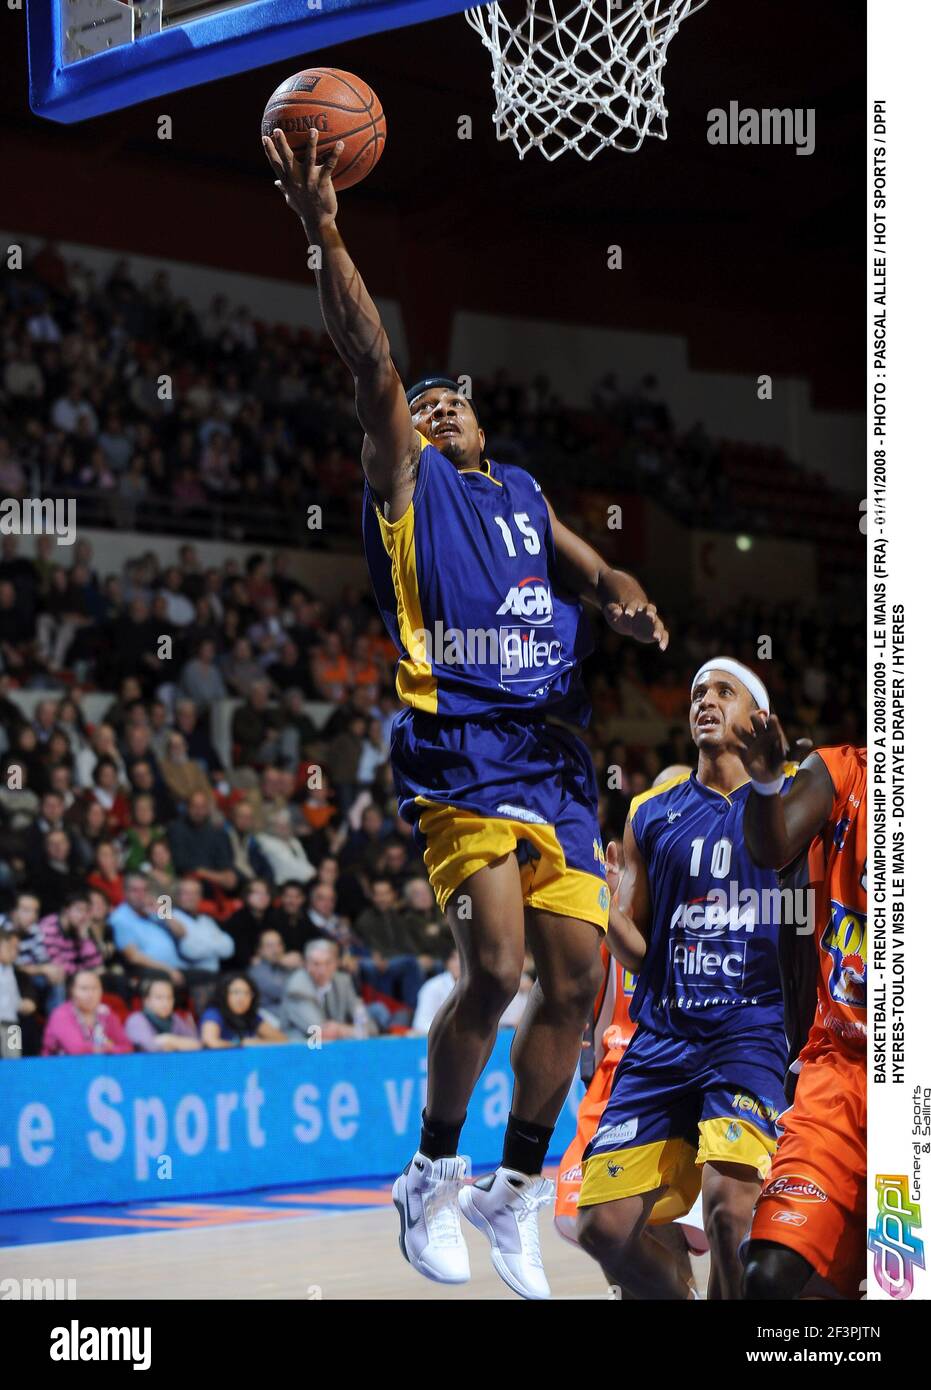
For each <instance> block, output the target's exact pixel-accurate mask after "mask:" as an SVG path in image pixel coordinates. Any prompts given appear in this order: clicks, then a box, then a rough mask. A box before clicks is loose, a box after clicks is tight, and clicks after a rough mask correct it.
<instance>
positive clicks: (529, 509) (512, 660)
mask: <svg viewBox="0 0 931 1390" xmlns="http://www.w3.org/2000/svg"><path fill="white" fill-rule="evenodd" d="M420 438H421V442H422V447H421V454H420V462H419V468H418V474H417V482H416V485H415V487H414V495H413V498H412V501H411V504H410V506H409V507H408V508H407V511H406V512H405V513H404V515H403V516H402V517H399V518H398V520H397V521H386V520H385V518H384V516H383V515H382V513H381V511H380V509H379V507H378V506H377V504H376V502H375V498H374V496H373V494H372V492H371V490H370V489H369V487H368V486H367V485H366V489H365V498H364V503H363V542H364V545H365V557H366V561H367V563H368V568H369V573H370V575H371V578H372V585H373V588H374V590H375V597H376V599H377V601H378V605H379V607H380V609H381V612H382V616H383V618H384V620H385V625H386V627H387V629H388V632H389V633H390V635H391V637H392V640H393V641H394V643H395V645H396V646H397V648H398V651H399V652H400V660H399V662H398V666H397V677H396V684H397V691H398V696H399V698H400V699H401V700H402V701H403V702H404V703H405V704H406V705H409V706H410V707H411V708H412V709H415V710H421V711H423V712H425V713H428V714H434V715H439V716H441V717H443V716H448V717H451V718H470V717H473V718H474V717H478V716H481V715H483V714H486V713H487V714H493V713H494V712H495V711H502V710H506V711H508V712H510V713H512V714H513V713H514V711H515V710H518V709H521V710H532V711H534V712H535V713H543V712H544V711H546V712H547V713H558V714H559V715H560V716H561V717H562V718H565V719H567V720H571V721H573V722H575V723H578V724H585V723H587V722H588V718H589V714H590V707H589V704H588V699H587V696H586V694H585V690H584V687H583V685H582V681H581V677H580V674H579V665H580V663H581V661H582V660H583V658H584V657H586V656H587V655H588V653H589V652H590V651H591V645H592V643H591V635H590V632H589V628H588V622H587V619H586V618H585V615H584V613H583V610H582V605H581V603H580V602H579V601H578V600H577V599H576V598H575V597H574V596H573V595H571V594H568V593H566V592H565V591H562V590H560V588H559V585H558V581H557V565H556V551H555V546H554V542H553V532H552V527H551V525H550V518H549V512H548V511H547V507H546V502H545V501H544V498H543V494H542V492H541V491H540V486H539V484H538V483H537V482H535V481H534V479H533V478H531V476H530V475H529V473H525V472H524V470H523V469H522V468H515V467H511V466H508V467H507V468H502V467H501V466H500V465H499V464H497V463H494V462H493V461H491V460H487V459H486V460H484V461H483V464H482V467H481V468H475V469H467V470H463V471H461V472H460V470H459V469H457V468H456V466H455V465H454V464H453V463H451V462H450V461H449V459H447V458H445V457H444V455H443V454H441V453H440V451H439V450H438V449H435V448H434V447H433V445H432V444H429V443H428V442H427V440H426V439H424V438H423V436H420Z"/></svg>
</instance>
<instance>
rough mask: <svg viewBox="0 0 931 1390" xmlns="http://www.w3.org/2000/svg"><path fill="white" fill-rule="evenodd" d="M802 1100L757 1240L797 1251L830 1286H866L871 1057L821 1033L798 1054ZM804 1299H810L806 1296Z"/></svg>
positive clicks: (787, 1117)
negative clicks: (868, 1077) (868, 1064)
mask: <svg viewBox="0 0 931 1390" xmlns="http://www.w3.org/2000/svg"><path fill="white" fill-rule="evenodd" d="M799 1061H800V1063H801V1069H800V1072H799V1078H798V1086H797V1087H796V1091H795V1101H794V1103H793V1104H792V1105H791V1106H790V1108H789V1109H788V1110H787V1111H786V1112H785V1113H784V1114H783V1115H782V1116H780V1124H781V1125H782V1127H783V1131H784V1132H783V1134H782V1137H781V1138H780V1140H779V1145H778V1147H777V1149H776V1153H775V1155H774V1157H773V1167H772V1172H771V1173H770V1176H769V1179H768V1181H767V1183H766V1186H765V1187H764V1188H763V1191H762V1192H761V1193H760V1196H759V1200H758V1201H757V1204H756V1210H755V1211H754V1214H753V1225H752V1227H751V1230H750V1239H751V1240H766V1241H772V1242H774V1243H775V1244H777V1245H787V1246H788V1247H789V1248H790V1249H792V1250H795V1251H797V1252H798V1254H799V1255H801V1256H802V1257H803V1258H804V1259H806V1260H807V1261H808V1263H809V1264H810V1265H811V1266H812V1267H813V1268H814V1270H815V1272H816V1274H818V1275H819V1276H820V1279H821V1281H824V1282H826V1283H827V1284H828V1285H830V1286H831V1287H830V1289H824V1288H823V1287H822V1288H821V1289H820V1290H818V1289H816V1288H815V1287H814V1285H813V1286H812V1288H811V1289H807V1290H806V1291H805V1292H806V1293H811V1294H815V1293H817V1292H819V1291H820V1292H823V1293H833V1294H834V1295H835V1296H840V1297H841V1298H850V1299H856V1298H862V1297H863V1292H864V1290H865V1288H866V1285H865V1283H864V1281H865V1279H866V1058H865V1056H863V1055H861V1056H857V1055H856V1054H855V1053H853V1052H849V1051H847V1050H846V1049H844V1048H843V1047H841V1046H839V1045H838V1044H837V1042H836V1041H835V1040H834V1039H833V1038H832V1037H831V1035H830V1034H829V1033H827V1032H825V1031H824V1030H823V1029H820V1028H818V1027H815V1028H813V1029H812V1031H811V1034H810V1035H809V1039H808V1042H807V1043H806V1044H805V1046H804V1048H803V1049H802V1051H801V1054H800V1056H799ZM803 1296H804V1294H803Z"/></svg>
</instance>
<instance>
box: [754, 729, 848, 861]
mask: <svg viewBox="0 0 931 1390" xmlns="http://www.w3.org/2000/svg"><path fill="white" fill-rule="evenodd" d="M751 717H752V720H753V727H752V728H751V729H749V730H748V731H747V732H746V733H745V734H744V735H743V747H742V748H741V749H740V756H741V759H742V761H743V765H744V767H745V768H746V769H747V771H748V772H749V774H750V776H751V777H752V778H753V781H754V783H758V784H759V785H760V786H762V787H763V788H764V791H763V792H760V791H757V790H756V789H755V788H754V789H751V792H750V795H749V797H748V798H747V808H746V810H745V812H744V838H745V839H746V842H747V848H748V849H749V851H750V854H751V856H752V858H753V859H754V861H755V862H756V863H757V864H760V865H761V866H762V867H763V868H764V869H781V868H783V866H784V865H786V864H790V863H791V862H792V860H793V859H794V858H795V857H796V855H798V854H800V853H801V852H802V850H803V849H807V848H808V846H809V845H810V844H811V842H812V840H813V839H814V837H815V836H816V835H817V834H818V832H819V831H820V830H821V827H822V826H823V825H824V822H825V821H826V820H827V818H828V816H829V815H830V814H831V807H832V806H833V804H834V783H833V782H832V781H831V774H830V773H829V772H828V770H827V768H826V767H825V765H824V763H823V762H822V760H821V758H819V756H818V754H817V753H810V754H809V756H808V757H807V758H806V759H805V761H804V762H803V763H802V766H801V767H800V768H799V771H798V774H797V775H796V777H795V779H794V781H793V783H792V786H791V787H790V788H789V790H788V791H787V792H786V794H785V796H780V795H779V794H778V787H779V785H780V784H781V779H782V775H783V767H784V765H785V763H786V762H787V761H789V760H791V755H792V753H793V752H796V751H804V749H806V748H810V747H811V744H810V743H809V742H808V740H807V739H806V740H802V741H801V742H800V744H799V745H797V746H796V749H792V750H790V748H789V746H788V743H787V740H786V736H785V734H784V733H783V731H782V725H781V724H780V723H779V720H778V719H777V718H776V716H775V715H774V714H770V715H766V714H763V713H762V712H760V711H758V712H757V713H756V714H754V715H752V716H751ZM767 786H769V787H770V788H772V789H774V790H773V791H772V794H770V795H766V792H765V788H767Z"/></svg>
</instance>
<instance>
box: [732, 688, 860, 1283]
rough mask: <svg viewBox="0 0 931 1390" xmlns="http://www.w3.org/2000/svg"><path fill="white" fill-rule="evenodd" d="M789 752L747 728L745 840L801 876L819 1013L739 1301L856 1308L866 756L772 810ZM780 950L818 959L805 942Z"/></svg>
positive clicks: (836, 762)
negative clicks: (809, 906) (846, 1302)
mask: <svg viewBox="0 0 931 1390" xmlns="http://www.w3.org/2000/svg"><path fill="white" fill-rule="evenodd" d="M785 752H786V741H785V737H784V735H783V732H782V729H781V728H780V726H779V721H778V720H777V719H776V718H775V716H773V715H770V716H769V717H768V718H767V717H764V716H762V715H755V716H754V728H753V732H752V733H751V734H749V735H748V736H747V738H746V741H745V749H744V755H743V756H744V763H745V765H746V768H747V771H748V772H749V773H750V776H751V778H752V779H753V792H752V794H751V796H750V798H749V800H748V801H747V809H746V815H745V818H744V835H745V837H746V841H747V846H748V848H749V850H750V853H751V854H752V855H753V857H754V859H755V860H756V861H757V863H759V864H761V865H764V866H766V867H768V868H783V867H785V866H793V867H792V868H790V869H789V878H792V877H795V880H796V882H798V881H799V874H800V875H801V877H802V879H803V881H804V882H805V883H806V886H808V887H810V888H811V889H812V890H813V892H814V904H815V918H814V927H815V941H816V945H815V948H814V949H816V950H817V955H818V962H817V963H818V973H817V1005H816V1007H815V1010H814V1022H813V1023H812V1025H811V1031H810V1032H809V1034H808V1041H807V1042H806V1044H805V1046H804V1047H803V1048H802V1051H801V1053H800V1054H799V1057H798V1060H797V1061H796V1062H795V1063H794V1064H793V1067H792V1070H793V1071H794V1072H795V1073H796V1074H797V1077H798V1082H797V1085H796V1089H795V1099H794V1102H793V1104H792V1105H791V1106H790V1107H789V1109H788V1110H787V1111H786V1112H785V1113H784V1114H783V1115H782V1116H781V1124H782V1126H783V1135H782V1137H781V1139H780V1140H779V1145H778V1147H777V1149H776V1154H775V1157H774V1159H773V1167H772V1172H771V1173H770V1176H769V1181H768V1182H767V1184H766V1186H765V1187H764V1188H763V1190H762V1192H761V1193H760V1197H759V1200H758V1202H757V1205H756V1209H755V1211H754V1215H753V1223H752V1226H751V1230H750V1239H749V1242H748V1244H747V1245H746V1247H745V1270H744V1288H743V1296H744V1297H745V1298H749V1299H791V1298H802V1297H806V1298H857V1297H858V1296H859V1295H860V1290H861V1288H862V1281H863V1280H864V1278H865V1275H866V835H867V817H866V749H865V748H856V747H854V746H852V745H850V744H845V745H843V746H842V747H838V748H822V749H820V750H819V751H818V752H815V753H811V754H810V755H809V756H808V757H807V758H806V760H805V762H804V763H803V764H802V767H801V769H800V771H799V773H798V776H797V777H796V779H795V785H794V786H793V787H792V789H791V790H790V791H789V792H788V793H787V794H786V795H785V796H779V795H778V792H779V789H780V787H781V784H782V764H783V761H784V758H785ZM796 870H797V871H798V872H796ZM784 930H786V929H784ZM788 930H790V931H791V930H792V929H791V928H789V929H788ZM784 945H786V946H788V947H789V948H790V950H791V948H792V947H793V946H794V947H795V948H796V952H797V953H798V954H803V955H805V956H807V957H808V959H809V961H810V960H811V959H812V955H813V948H812V947H811V946H810V944H809V942H808V941H807V940H805V939H803V938H802V939H800V938H798V937H797V936H796V937H795V939H794V940H791V941H787V942H786V943H784ZM799 948H801V950H799ZM790 973H791V972H790ZM795 973H796V974H797V972H795ZM808 1016H809V1017H810V1016H811V1006H810V1005H809V1013H808Z"/></svg>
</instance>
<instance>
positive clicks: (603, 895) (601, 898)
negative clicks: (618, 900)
mask: <svg viewBox="0 0 931 1390" xmlns="http://www.w3.org/2000/svg"><path fill="white" fill-rule="evenodd" d="M608 901H609V898H608V890H607V888H606V887H605V886H604V884H602V885H601V891H600V892H599V894H598V906H599V908H600V909H601V911H602V912H605V911H606V910H607V907H608Z"/></svg>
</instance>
